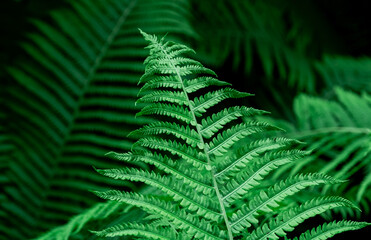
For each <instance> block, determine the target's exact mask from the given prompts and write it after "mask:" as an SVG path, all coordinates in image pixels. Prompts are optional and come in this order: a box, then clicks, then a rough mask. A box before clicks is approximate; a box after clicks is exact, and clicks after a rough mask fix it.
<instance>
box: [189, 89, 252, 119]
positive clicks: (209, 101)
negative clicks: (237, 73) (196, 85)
mask: <svg viewBox="0 0 371 240" xmlns="http://www.w3.org/2000/svg"><path fill="white" fill-rule="evenodd" d="M247 96H251V94H249V93H241V92H239V91H237V90H234V89H232V88H224V89H221V90H219V91H214V92H209V93H206V94H205V95H203V96H200V97H197V98H195V99H194V100H193V102H194V107H193V109H194V112H195V114H196V116H200V115H201V114H202V113H205V112H206V110H207V109H209V108H210V107H212V106H214V105H216V104H218V103H219V102H221V101H223V100H225V99H228V98H243V97H247Z"/></svg>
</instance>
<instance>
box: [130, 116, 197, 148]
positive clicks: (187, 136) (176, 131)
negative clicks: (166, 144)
mask: <svg viewBox="0 0 371 240" xmlns="http://www.w3.org/2000/svg"><path fill="white" fill-rule="evenodd" d="M159 134H168V135H173V136H175V137H177V138H179V139H182V140H184V141H185V142H186V143H188V144H189V145H191V146H193V147H195V146H196V145H197V144H199V143H200V138H199V136H198V134H197V132H196V131H195V130H194V129H191V128H189V126H185V127H184V126H182V125H179V124H176V123H170V122H157V123H151V124H148V125H146V126H144V127H143V128H140V129H138V130H135V131H133V132H131V133H130V135H136V136H143V135H159Z"/></svg>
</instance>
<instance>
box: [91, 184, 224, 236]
mask: <svg viewBox="0 0 371 240" xmlns="http://www.w3.org/2000/svg"><path fill="white" fill-rule="evenodd" d="M96 194H97V195H98V196H99V197H101V198H104V199H109V200H115V201H119V202H124V203H127V204H130V205H134V206H137V207H141V208H143V209H144V210H145V211H148V212H149V213H152V214H159V215H161V216H163V217H165V218H166V219H169V220H170V221H171V222H172V223H173V224H174V225H176V226H177V227H179V228H180V229H184V230H186V231H187V232H188V233H189V234H190V235H192V236H194V237H197V238H205V239H223V238H220V237H219V236H220V235H222V234H223V233H222V232H220V231H218V229H217V228H215V227H211V226H212V224H211V223H209V222H208V221H207V220H205V219H203V220H202V221H201V222H198V221H197V219H196V217H195V216H193V215H191V214H189V213H187V212H185V211H184V210H181V209H178V208H176V207H175V206H173V205H172V204H171V202H168V201H165V200H161V199H159V198H156V197H153V196H146V195H140V194H137V193H125V192H120V191H116V190H111V191H106V192H96Z"/></svg>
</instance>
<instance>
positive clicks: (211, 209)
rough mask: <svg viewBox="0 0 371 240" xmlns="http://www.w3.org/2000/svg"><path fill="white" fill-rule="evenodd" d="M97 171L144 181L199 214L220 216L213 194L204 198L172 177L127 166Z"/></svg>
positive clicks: (207, 216)
mask: <svg viewBox="0 0 371 240" xmlns="http://www.w3.org/2000/svg"><path fill="white" fill-rule="evenodd" d="M97 171H98V172H99V173H101V174H103V175H105V176H108V177H111V178H114V179H120V180H130V181H133V182H143V183H146V184H148V185H150V186H153V187H156V188H158V189H160V190H162V191H163V192H165V193H167V194H168V195H169V196H171V197H172V198H174V200H175V201H180V205H181V206H183V207H186V208H187V209H189V210H190V211H192V212H195V213H196V214H197V215H199V216H204V217H205V218H207V219H210V220H214V221H218V220H220V218H221V215H220V213H218V212H217V210H216V209H217V206H218V203H217V202H216V201H215V200H214V199H213V197H214V196H212V195H206V196H207V198H205V197H203V196H202V197H201V196H198V195H195V194H194V190H193V188H189V187H187V186H185V185H184V183H182V182H177V181H174V179H172V178H170V177H166V176H160V175H159V174H156V173H153V172H147V171H142V170H135V169H127V168H126V169H106V170H97Z"/></svg>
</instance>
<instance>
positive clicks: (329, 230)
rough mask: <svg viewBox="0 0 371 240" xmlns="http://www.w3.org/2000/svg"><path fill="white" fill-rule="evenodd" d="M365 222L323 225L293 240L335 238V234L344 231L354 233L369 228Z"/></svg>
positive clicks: (341, 222) (342, 222)
mask: <svg viewBox="0 0 371 240" xmlns="http://www.w3.org/2000/svg"><path fill="white" fill-rule="evenodd" d="M369 225H370V224H369V223H366V222H353V221H345V220H343V221H340V222H336V221H334V222H331V223H324V224H323V225H322V226H318V227H317V228H313V229H312V230H308V231H307V232H305V233H303V234H302V235H300V237H299V238H294V240H325V239H328V238H331V237H333V236H335V235H336V234H339V233H342V232H345V231H354V230H358V229H361V228H364V227H366V226H369Z"/></svg>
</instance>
